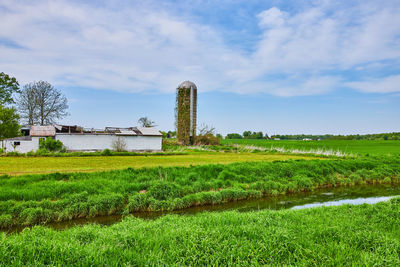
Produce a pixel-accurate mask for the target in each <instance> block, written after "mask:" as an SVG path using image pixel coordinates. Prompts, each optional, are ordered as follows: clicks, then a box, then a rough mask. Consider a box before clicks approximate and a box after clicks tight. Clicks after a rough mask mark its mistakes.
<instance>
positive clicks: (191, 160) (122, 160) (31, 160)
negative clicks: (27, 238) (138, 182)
mask: <svg viewBox="0 0 400 267" xmlns="http://www.w3.org/2000/svg"><path fill="white" fill-rule="evenodd" d="M288 159H315V157H310V156H300V155H278V154H272V155H267V154H257V153H212V152H210V153H198V154H196V153H194V154H188V155H168V156H160V155H158V156H156V155H155V156H108V157H106V156H90V157H0V174H8V175H21V174H35V173H52V172H94V171H105V170H112V169H123V168H128V167H131V168H142V167H156V166H163V167H167V166H189V165H201V164H217V163H221V164H228V163H233V162H246V161H277V160H288Z"/></svg>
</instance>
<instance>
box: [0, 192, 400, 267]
mask: <svg viewBox="0 0 400 267" xmlns="http://www.w3.org/2000/svg"><path fill="white" fill-rule="evenodd" d="M0 255H1V257H0V265H1V266H8V265H13V266H26V265H29V266H41V265H52V266H76V265H80V266H136V265H139V266H149V265H161V266H170V265H176V266H182V265H191V266H199V265H200V266H202V265H209V266H233V265H240V266H248V265H251V266H257V265H271V266H281V265H296V266H308V265H313V266H350V265H351V266H399V265H400V199H393V200H391V201H390V202H388V203H378V204H375V205H361V206H351V205H345V206H340V207H326V208H314V209H305V210H297V211H294V210H284V211H260V212H246V213H238V212H224V213H202V214H198V215H195V216H182V217H179V216H177V215H174V216H165V217H162V218H160V219H157V220H154V221H152V220H142V219H136V218H127V219H125V220H124V221H123V222H121V223H118V224H115V225H112V226H108V227H101V226H99V225H88V226H84V227H74V228H71V229H68V230H65V231H55V230H52V229H49V228H46V227H35V228H33V229H32V230H30V229H26V230H24V231H23V232H22V233H20V234H11V235H6V234H5V233H3V234H1V235H0Z"/></svg>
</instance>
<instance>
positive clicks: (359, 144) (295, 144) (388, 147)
mask: <svg viewBox="0 0 400 267" xmlns="http://www.w3.org/2000/svg"><path fill="white" fill-rule="evenodd" d="M222 143H223V144H226V145H230V144H240V145H252V146H258V147H264V148H267V149H273V148H285V149H298V150H305V151H309V150H318V149H322V150H333V151H341V152H343V153H346V154H359V155H366V154H370V155H387V154H398V153H400V140H321V141H302V140H300V141H297V140H264V139H225V140H222Z"/></svg>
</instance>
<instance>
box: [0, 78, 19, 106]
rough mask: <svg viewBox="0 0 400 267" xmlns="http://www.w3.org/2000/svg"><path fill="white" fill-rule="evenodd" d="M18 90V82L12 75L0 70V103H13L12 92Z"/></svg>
mask: <svg viewBox="0 0 400 267" xmlns="http://www.w3.org/2000/svg"><path fill="white" fill-rule="evenodd" d="M18 92H19V83H18V81H17V80H16V79H15V78H14V77H10V76H9V75H8V74H5V73H4V72H0V105H5V104H13V103H15V102H14V99H13V98H12V94H13V93H18Z"/></svg>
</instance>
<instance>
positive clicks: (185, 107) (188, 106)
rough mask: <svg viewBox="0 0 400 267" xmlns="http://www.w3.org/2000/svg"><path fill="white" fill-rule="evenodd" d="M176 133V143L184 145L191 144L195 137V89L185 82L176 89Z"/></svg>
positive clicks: (192, 85) (194, 86)
mask: <svg viewBox="0 0 400 267" xmlns="http://www.w3.org/2000/svg"><path fill="white" fill-rule="evenodd" d="M175 112H176V113H175V118H176V131H177V137H178V141H179V142H180V143H181V144H184V145H190V144H193V142H194V139H195V137H196V122H197V87H196V85H195V84H194V83H192V82H189V81H185V82H183V83H181V84H180V85H179V86H178V88H177V89H176V108H175Z"/></svg>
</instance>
